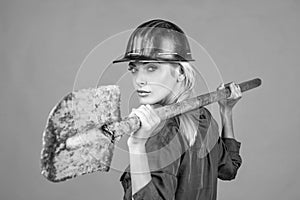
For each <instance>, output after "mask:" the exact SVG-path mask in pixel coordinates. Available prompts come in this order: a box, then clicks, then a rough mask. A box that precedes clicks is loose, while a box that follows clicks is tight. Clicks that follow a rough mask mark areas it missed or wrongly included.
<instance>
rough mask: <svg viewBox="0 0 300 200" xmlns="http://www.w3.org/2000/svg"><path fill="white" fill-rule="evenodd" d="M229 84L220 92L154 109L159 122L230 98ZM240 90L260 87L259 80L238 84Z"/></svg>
mask: <svg viewBox="0 0 300 200" xmlns="http://www.w3.org/2000/svg"><path fill="white" fill-rule="evenodd" d="M229 84H230V83H227V84H225V88H224V89H222V90H217V91H214V92H210V93H206V94H203V95H200V96H197V97H193V98H191V99H187V100H184V101H181V102H178V103H175V104H170V105H167V106H164V107H160V108H157V109H155V112H156V113H157V114H158V116H159V117H160V119H161V120H165V119H168V118H172V117H174V116H176V115H179V114H181V113H185V112H188V111H191V110H194V109H197V108H199V107H201V106H206V105H209V104H211V103H214V102H218V101H220V100H222V99H226V98H228V97H230V94H231V91H230V89H229ZM238 85H239V86H240V88H241V92H245V91H247V90H250V89H253V88H256V87H258V86H260V85H261V79H259V78H256V79H252V80H249V81H245V82H242V83H240V84H238Z"/></svg>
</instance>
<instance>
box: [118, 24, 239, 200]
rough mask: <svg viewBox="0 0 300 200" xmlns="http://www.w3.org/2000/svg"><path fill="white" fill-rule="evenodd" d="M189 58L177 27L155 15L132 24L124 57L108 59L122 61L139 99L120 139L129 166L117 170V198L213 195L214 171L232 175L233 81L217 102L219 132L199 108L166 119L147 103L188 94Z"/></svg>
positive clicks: (235, 160)
mask: <svg viewBox="0 0 300 200" xmlns="http://www.w3.org/2000/svg"><path fill="white" fill-rule="evenodd" d="M192 60H193V59H192V57H191V52H190V47H189V44H188V40H187V38H186V36H185V34H184V32H183V31H182V30H181V29H180V28H179V27H178V26H176V25H175V24H173V23H171V22H168V21H165V20H160V19H158V20H151V21H148V22H145V23H143V24H142V25H140V26H139V27H138V28H137V29H136V30H135V31H134V32H133V33H132V35H131V37H130V39H129V42H128V45H127V50H126V54H125V56H124V57H123V58H122V59H119V60H116V61H114V62H115V63H116V62H129V68H128V69H129V71H130V72H131V73H132V80H133V85H134V88H135V90H136V91H137V94H138V97H139V101H140V104H141V106H140V107H139V108H137V109H133V110H132V112H131V114H130V115H137V116H138V117H139V118H140V120H141V128H140V129H139V130H138V131H136V132H135V133H132V134H131V135H130V137H129V138H128V141H127V144H128V148H129V155H130V156H129V157H130V167H128V168H127V170H126V171H125V172H124V174H123V175H122V177H121V182H122V185H123V187H124V191H125V194H124V199H205V200H207V199H216V193H217V178H220V179H223V180H231V179H234V178H235V175H236V173H237V170H238V168H239V166H240V165H241V158H240V156H239V147H240V143H239V142H237V141H236V140H235V139H234V133H233V122H232V108H233V107H234V105H235V104H236V103H237V101H238V100H239V99H240V98H241V91H240V89H239V87H238V85H236V84H234V83H231V84H230V86H229V87H230V90H231V94H232V95H231V96H230V98H228V99H226V100H222V101H220V102H219V106H220V114H221V119H222V127H223V128H222V136H221V137H219V133H218V126H217V123H216V121H215V120H214V119H213V117H212V116H211V114H210V113H209V111H208V110H207V109H205V108H199V109H197V110H194V111H191V112H187V113H183V114H181V115H179V116H176V117H174V118H171V119H168V120H166V121H161V120H160V118H159V117H158V116H157V115H156V113H155V111H154V109H153V108H155V107H157V106H163V105H167V104H171V103H175V102H179V101H182V100H184V99H187V98H189V97H191V96H192V95H193V87H194V81H195V73H194V70H193V67H192V65H191V64H190V61H192ZM223 87H224V85H221V86H220V87H219V88H218V89H221V88H223ZM153 152H154V153H153ZM171 161H172V162H171Z"/></svg>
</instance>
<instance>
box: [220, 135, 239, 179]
mask: <svg viewBox="0 0 300 200" xmlns="http://www.w3.org/2000/svg"><path fill="white" fill-rule="evenodd" d="M240 145H241V143H240V142H237V141H236V140H235V139H232V138H220V140H219V148H220V149H219V165H218V178H219V179H222V180H232V179H234V178H235V176H236V174H237V171H238V169H239V167H240V166H241V164H242V159H241V156H240V155H239V151H240Z"/></svg>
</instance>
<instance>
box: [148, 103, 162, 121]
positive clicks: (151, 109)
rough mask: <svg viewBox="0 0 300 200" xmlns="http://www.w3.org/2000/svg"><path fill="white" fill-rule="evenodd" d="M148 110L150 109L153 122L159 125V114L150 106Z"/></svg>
mask: <svg viewBox="0 0 300 200" xmlns="http://www.w3.org/2000/svg"><path fill="white" fill-rule="evenodd" d="M146 108H147V109H148V111H149V113H150V117H151V120H152V121H153V122H154V123H159V122H160V118H159V116H158V115H157V113H156V112H155V110H154V109H153V108H152V107H151V106H150V105H149V104H147V105H146Z"/></svg>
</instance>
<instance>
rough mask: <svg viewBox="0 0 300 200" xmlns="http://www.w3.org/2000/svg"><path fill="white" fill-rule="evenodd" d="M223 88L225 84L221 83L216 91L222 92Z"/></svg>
mask: <svg viewBox="0 0 300 200" xmlns="http://www.w3.org/2000/svg"><path fill="white" fill-rule="evenodd" d="M224 88H225V84H224V83H221V84H220V86H219V87H218V88H217V90H222V89H224Z"/></svg>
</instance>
